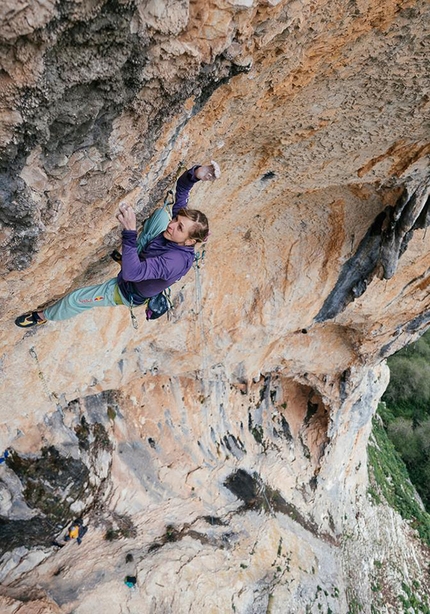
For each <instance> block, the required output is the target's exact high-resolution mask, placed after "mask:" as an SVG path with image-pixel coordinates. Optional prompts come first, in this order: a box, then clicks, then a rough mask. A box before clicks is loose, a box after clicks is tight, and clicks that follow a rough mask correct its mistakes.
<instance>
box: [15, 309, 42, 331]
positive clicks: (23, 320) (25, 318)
mask: <svg viewBox="0 0 430 614" xmlns="http://www.w3.org/2000/svg"><path fill="white" fill-rule="evenodd" d="M47 321H48V320H46V319H45V318H41V317H40V316H39V315H38V313H37V311H31V312H30V313H24V314H23V315H22V316H19V318H17V319H16V320H15V324H16V325H17V326H19V327H20V328H30V326H40V325H41V324H46V322H47Z"/></svg>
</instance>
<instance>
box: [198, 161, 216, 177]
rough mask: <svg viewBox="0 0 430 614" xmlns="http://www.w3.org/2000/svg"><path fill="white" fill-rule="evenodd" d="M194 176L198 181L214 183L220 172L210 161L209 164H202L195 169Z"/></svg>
mask: <svg viewBox="0 0 430 614" xmlns="http://www.w3.org/2000/svg"><path fill="white" fill-rule="evenodd" d="M194 176H195V177H196V178H197V179H200V181H215V179H218V177H220V176H221V171H220V168H219V166H218V164H217V163H216V162H215V161H214V160H211V162H210V164H204V165H203V166H199V168H196V170H195V171H194Z"/></svg>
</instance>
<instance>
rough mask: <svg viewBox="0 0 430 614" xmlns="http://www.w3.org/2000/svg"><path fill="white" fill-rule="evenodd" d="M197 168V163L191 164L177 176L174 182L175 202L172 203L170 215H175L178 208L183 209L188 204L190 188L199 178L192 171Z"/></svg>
mask: <svg viewBox="0 0 430 614" xmlns="http://www.w3.org/2000/svg"><path fill="white" fill-rule="evenodd" d="M197 168H199V165H196V166H193V167H192V168H190V169H189V170H188V171H185V173H182V175H181V176H180V177H179V179H178V181H177V183H176V194H175V204H174V205H173V209H172V215H173V217H175V216H176V214H177V213H178V211H179V209H185V207H187V206H188V198H189V196H190V191H191V188H192V187H193V185H194V184H195V183H197V181H199V179H197V177H196V176H195V175H194V171H195V170H196V169H197Z"/></svg>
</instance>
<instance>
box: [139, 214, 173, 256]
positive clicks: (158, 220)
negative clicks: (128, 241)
mask: <svg viewBox="0 0 430 614" xmlns="http://www.w3.org/2000/svg"><path fill="white" fill-rule="evenodd" d="M170 220H171V215H170V211H169V210H168V209H167V208H166V207H162V208H161V209H156V210H155V211H154V213H153V214H152V215H151V216H150V217H149V218H148V219H147V220H146V221H145V223H144V225H143V228H142V230H141V232H140V234H139V236H138V237H137V251H138V252H139V253H140V252H141V251H142V250H143V249H145V247H146V246H147V245H148V243H149V242H150V241H152V239H155V237H157V236H158V235H159V234H160V233H161V232H164V231H165V230H166V228H167V226H168V224H169V222H170Z"/></svg>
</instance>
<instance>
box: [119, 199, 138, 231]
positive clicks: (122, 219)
mask: <svg viewBox="0 0 430 614" xmlns="http://www.w3.org/2000/svg"><path fill="white" fill-rule="evenodd" d="M116 218H117V220H118V221H119V223H120V224H121V225H122V226H123V227H124V230H136V229H137V225H136V214H135V212H134V211H133V208H132V207H130V205H127V203H121V204H120V206H119V210H118V213H117V214H116Z"/></svg>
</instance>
